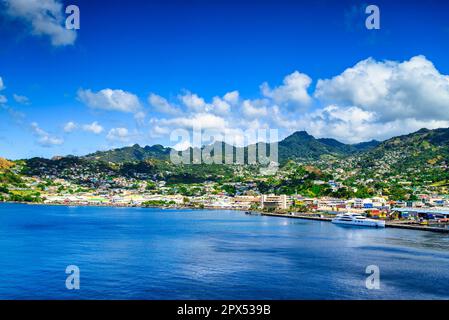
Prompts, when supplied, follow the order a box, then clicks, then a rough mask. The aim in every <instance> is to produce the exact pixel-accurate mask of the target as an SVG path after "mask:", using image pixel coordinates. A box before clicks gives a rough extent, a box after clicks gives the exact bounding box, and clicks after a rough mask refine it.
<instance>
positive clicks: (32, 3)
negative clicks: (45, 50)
mask: <svg viewBox="0 0 449 320" xmlns="http://www.w3.org/2000/svg"><path fill="white" fill-rule="evenodd" d="M2 1H3V2H4V3H5V4H6V14H8V15H9V16H10V17H12V18H17V19H20V20H21V21H24V22H25V23H26V24H27V25H28V26H29V27H30V31H31V34H34V35H39V36H41V35H42V36H48V37H49V38H50V41H51V43H52V45H53V46H66V45H72V44H74V43H75V40H76V32H75V31H74V30H68V29H66V28H65V25H64V23H65V16H64V14H63V5H62V3H61V2H59V1H57V0H2Z"/></svg>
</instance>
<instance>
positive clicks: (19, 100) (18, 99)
mask: <svg viewBox="0 0 449 320" xmlns="http://www.w3.org/2000/svg"><path fill="white" fill-rule="evenodd" d="M12 96H13V98H14V100H15V101H16V102H17V103H20V104H25V105H26V104H30V99H28V97H25V96H21V95H18V94H15V93H14V94H13V95H12Z"/></svg>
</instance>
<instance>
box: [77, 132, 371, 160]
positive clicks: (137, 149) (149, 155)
mask: <svg viewBox="0 0 449 320" xmlns="http://www.w3.org/2000/svg"><path fill="white" fill-rule="evenodd" d="M220 144H221V148H222V154H223V155H225V154H226V158H227V160H229V158H230V157H231V155H230V154H227V153H225V150H232V157H234V158H235V155H236V153H237V152H242V153H243V154H244V155H245V156H244V159H245V163H247V159H248V156H247V154H248V146H247V147H244V148H239V147H234V146H230V145H226V144H225V143H223V142H215V143H214V144H213V145H209V146H203V147H202V148H201V149H199V148H195V149H190V150H195V151H199V150H203V149H204V148H209V149H213V147H218V148H220ZM378 144H379V142H378V141H375V140H373V141H370V142H364V143H360V144H354V145H349V144H344V143H342V142H339V141H337V140H335V139H329V138H324V139H315V138H314V137H313V136H311V135H309V134H308V133H307V132H306V131H297V132H295V133H293V134H292V135H290V136H288V137H287V138H285V139H283V140H281V141H280V142H279V144H278V152H279V161H280V162H285V161H286V160H289V159H294V160H318V159H320V158H321V157H323V156H326V157H344V156H347V155H350V154H353V153H356V152H360V151H366V150H369V149H371V148H374V147H375V146H377V145H378ZM253 146H254V145H253ZM258 146H259V147H260V146H263V143H258ZM250 147H251V146H250ZM265 148H266V150H267V152H269V150H270V144H265ZM171 150H172V149H171V148H169V147H163V146H161V145H154V146H145V147H141V146H139V145H138V144H135V145H133V146H130V147H123V148H118V149H113V150H108V151H98V152H95V153H92V154H89V155H86V156H84V157H82V158H84V159H88V160H97V161H105V162H113V163H124V162H133V161H143V160H147V159H158V160H168V159H169V157H170V152H171ZM257 150H259V148H257ZM210 154H211V155H213V154H214V153H213V151H211V152H210ZM223 159H225V156H223ZM228 163H229V162H228Z"/></svg>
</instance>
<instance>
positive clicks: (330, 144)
mask: <svg viewBox="0 0 449 320" xmlns="http://www.w3.org/2000/svg"><path fill="white" fill-rule="evenodd" d="M379 143H380V142H378V141H376V140H372V141H370V142H362V143H359V144H353V145H351V144H345V143H342V142H340V141H338V140H335V139H331V138H321V139H315V138H314V137H313V136H311V135H310V134H308V133H307V132H306V131H297V132H295V133H293V134H292V135H290V136H288V137H287V138H285V139H284V140H282V141H280V142H279V158H280V160H281V162H283V161H286V160H288V159H299V160H318V159H320V158H322V157H329V156H330V157H337V158H341V157H345V156H348V155H351V154H354V153H357V152H361V151H366V150H369V149H371V148H374V147H376V146H377V145H378V144H379Z"/></svg>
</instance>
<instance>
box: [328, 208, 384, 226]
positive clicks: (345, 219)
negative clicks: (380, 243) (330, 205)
mask: <svg viewBox="0 0 449 320" xmlns="http://www.w3.org/2000/svg"><path fill="white" fill-rule="evenodd" d="M332 223H335V224H344V225H350V226H360V227H375V228H385V221H383V220H375V219H369V218H367V217H365V216H362V215H361V214H358V213H351V212H347V213H341V214H337V216H336V217H335V218H333V219H332Z"/></svg>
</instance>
